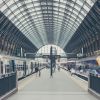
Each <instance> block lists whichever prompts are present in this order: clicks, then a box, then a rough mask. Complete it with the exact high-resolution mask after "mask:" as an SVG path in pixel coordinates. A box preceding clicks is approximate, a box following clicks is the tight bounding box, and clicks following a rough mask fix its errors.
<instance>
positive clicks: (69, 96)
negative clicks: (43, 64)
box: [8, 69, 98, 100]
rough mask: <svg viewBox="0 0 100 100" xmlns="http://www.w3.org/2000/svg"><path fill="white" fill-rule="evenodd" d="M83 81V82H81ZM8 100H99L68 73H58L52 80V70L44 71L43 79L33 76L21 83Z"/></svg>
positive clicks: (82, 83) (42, 73)
mask: <svg viewBox="0 0 100 100" xmlns="http://www.w3.org/2000/svg"><path fill="white" fill-rule="evenodd" d="M81 81H82V80H81ZM8 100H98V99H96V98H95V97H94V96H92V95H91V94H89V93H88V92H87V90H86V89H84V81H83V82H80V81H79V80H78V79H77V78H76V79H75V78H74V76H70V74H68V73H67V72H66V71H63V70H61V71H60V72H58V71H56V72H55V73H54V74H53V78H50V70H49V69H44V70H43V71H42V72H41V77H36V75H35V74H34V75H32V76H30V77H28V78H26V79H24V80H22V81H20V82H19V91H18V92H17V93H16V94H14V95H13V96H11V97H9V98H8Z"/></svg>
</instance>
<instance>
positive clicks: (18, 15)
mask: <svg viewBox="0 0 100 100" xmlns="http://www.w3.org/2000/svg"><path fill="white" fill-rule="evenodd" d="M96 1H97V0H0V10H1V12H3V13H4V15H6V16H7V17H8V18H9V19H10V20H11V21H12V23H14V25H15V26H16V27H17V28H18V29H19V30H20V31H21V32H22V33H23V34H24V35H25V36H26V37H27V38H28V39H29V40H30V41H31V42H32V43H33V44H34V45H35V46H36V47H37V48H40V47H41V46H43V45H46V44H55V45H58V46H60V47H61V48H64V47H65V46H66V45H67V43H68V41H69V40H70V39H71V37H72V36H73V34H74V33H75V31H76V30H77V29H78V27H79V25H80V24H81V23H82V21H83V20H84V18H85V17H86V15H87V13H88V12H89V11H90V9H91V7H92V6H93V5H94V3H95V2H96Z"/></svg>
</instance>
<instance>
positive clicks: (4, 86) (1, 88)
mask: <svg viewBox="0 0 100 100" xmlns="http://www.w3.org/2000/svg"><path fill="white" fill-rule="evenodd" d="M16 86H17V82H16V73H10V74H7V75H3V76H2V77H1V78H0V97H2V96H3V95H5V94H6V93H8V92H10V91H11V90H13V89H14V88H16Z"/></svg>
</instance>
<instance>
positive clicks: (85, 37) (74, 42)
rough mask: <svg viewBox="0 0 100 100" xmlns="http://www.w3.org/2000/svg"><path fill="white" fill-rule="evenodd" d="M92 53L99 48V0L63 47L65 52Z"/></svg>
mask: <svg viewBox="0 0 100 100" xmlns="http://www.w3.org/2000/svg"><path fill="white" fill-rule="evenodd" d="M81 48H83V49H84V53H85V54H86V55H93V54H94V52H95V51H97V50H100V0H98V1H97V2H96V3H95V4H94V6H93V7H92V9H91V10H90V12H89V13H88V14H87V16H86V17H85V19H84V21H83V22H82V23H81V25H80V26H79V28H78V29H77V31H76V32H75V34H74V35H73V37H72V38H71V39H70V41H69V43H68V44H67V45H66V47H65V51H67V52H76V53H79V52H81Z"/></svg>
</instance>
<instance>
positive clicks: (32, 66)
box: [31, 62, 33, 73]
mask: <svg viewBox="0 0 100 100" xmlns="http://www.w3.org/2000/svg"><path fill="white" fill-rule="evenodd" d="M31 73H33V62H31Z"/></svg>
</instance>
